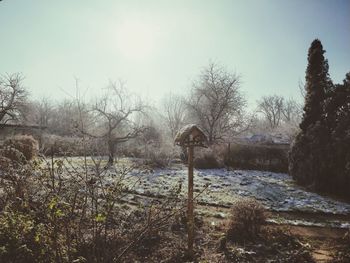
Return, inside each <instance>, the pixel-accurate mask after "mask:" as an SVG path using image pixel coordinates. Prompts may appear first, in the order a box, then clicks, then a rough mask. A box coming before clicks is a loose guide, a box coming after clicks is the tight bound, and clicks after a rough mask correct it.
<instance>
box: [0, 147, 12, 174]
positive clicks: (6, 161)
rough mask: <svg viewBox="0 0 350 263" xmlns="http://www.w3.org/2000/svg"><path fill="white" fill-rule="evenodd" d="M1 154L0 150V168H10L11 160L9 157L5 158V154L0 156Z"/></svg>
mask: <svg viewBox="0 0 350 263" xmlns="http://www.w3.org/2000/svg"><path fill="white" fill-rule="evenodd" d="M1 155H2V151H0V167H1V169H3V170H5V171H7V170H9V169H10V168H11V166H12V164H11V163H12V162H11V159H10V158H7V157H5V156H1Z"/></svg>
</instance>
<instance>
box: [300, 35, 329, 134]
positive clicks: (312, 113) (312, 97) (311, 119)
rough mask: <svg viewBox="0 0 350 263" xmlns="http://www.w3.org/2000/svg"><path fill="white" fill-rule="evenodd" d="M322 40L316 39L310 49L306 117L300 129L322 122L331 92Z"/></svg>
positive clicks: (306, 87) (306, 84) (304, 129)
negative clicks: (325, 101)
mask: <svg viewBox="0 0 350 263" xmlns="http://www.w3.org/2000/svg"><path fill="white" fill-rule="evenodd" d="M325 52H326V51H325V50H324V49H323V46H322V43H321V41H320V40H318V39H315V40H314V41H313V42H312V43H311V46H310V48H309V53H308V66H307V69H306V82H305V89H306V97H305V106H304V116H303V120H302V122H301V124H300V128H301V129H302V130H303V131H304V132H305V131H306V129H307V128H308V127H309V126H310V125H312V124H315V123H316V122H317V121H319V120H321V118H322V116H323V110H324V109H323V106H324V100H325V99H326V94H328V93H329V92H330V90H331V86H332V82H331V81H330V78H329V74H328V61H327V60H326V59H325V58H324V53H325Z"/></svg>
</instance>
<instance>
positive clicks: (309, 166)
mask: <svg viewBox="0 0 350 263" xmlns="http://www.w3.org/2000/svg"><path fill="white" fill-rule="evenodd" d="M324 53H325V50H324V49H323V46H322V43H321V41H320V40H318V39H315V40H314V41H313V42H312V43H311V46H310V48H309V52H308V65H307V69H306V82H305V88H306V97H305V106H304V115H303V119H302V122H301V124H300V128H301V131H300V133H299V134H298V135H297V137H296V139H295V141H294V143H293V145H292V148H291V151H290V155H289V158H290V160H289V172H290V174H291V175H292V176H293V177H294V178H295V179H296V180H297V181H298V182H299V183H301V184H304V185H313V186H314V188H317V189H322V187H323V185H322V184H319V183H320V182H323V181H324V179H323V178H324V177H325V176H326V171H327V167H326V164H325V162H324V161H323V158H324V157H325V155H324V154H325V151H326V145H327V141H328V140H329V132H328V129H327V126H326V123H325V120H324V118H325V116H326V114H325V102H326V98H327V97H328V96H329V94H330V93H331V91H332V82H331V80H330V78H329V74H328V61H327V60H326V59H325V57H324ZM321 178H322V179H321Z"/></svg>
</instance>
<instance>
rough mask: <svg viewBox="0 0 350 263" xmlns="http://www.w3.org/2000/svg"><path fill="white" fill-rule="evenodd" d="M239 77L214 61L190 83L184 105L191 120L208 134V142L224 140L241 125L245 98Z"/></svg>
mask: <svg viewBox="0 0 350 263" xmlns="http://www.w3.org/2000/svg"><path fill="white" fill-rule="evenodd" d="M239 87H240V83H239V77H238V76H237V75H235V74H231V73H229V72H227V71H226V70H225V69H224V68H223V67H220V66H218V65H216V64H214V63H211V64H209V66H208V67H206V68H205V69H204V70H203V71H202V73H201V74H200V76H199V80H198V81H197V82H195V83H194V84H193V89H192V94H191V98H190V99H189V100H188V102H187V105H188V109H189V113H190V115H191V117H192V119H193V120H194V121H195V122H196V123H198V124H199V125H200V126H201V127H202V129H203V130H204V131H205V133H206V134H207V136H208V141H209V144H213V143H215V142H217V141H220V140H224V139H225V138H227V137H228V136H230V135H234V134H235V133H236V132H238V130H239V129H241V128H242V124H243V120H242V119H243V113H244V107H245V100H244V98H243V96H242V94H241V93H240V91H239Z"/></svg>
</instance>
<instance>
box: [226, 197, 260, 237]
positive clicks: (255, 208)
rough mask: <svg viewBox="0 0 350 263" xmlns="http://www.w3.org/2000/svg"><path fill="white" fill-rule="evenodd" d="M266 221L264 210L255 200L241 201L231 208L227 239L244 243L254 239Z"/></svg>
mask: <svg viewBox="0 0 350 263" xmlns="http://www.w3.org/2000/svg"><path fill="white" fill-rule="evenodd" d="M265 220H266V212H265V208H264V207H263V206H262V205H261V203H259V202H258V201H256V200H255V199H241V200H239V201H237V202H235V204H234V206H233V207H232V216H231V221H230V224H229V229H228V231H227V238H228V239H230V240H232V241H245V240H250V239H254V238H256V237H257V236H258V235H259V234H260V231H261V226H262V225H263V224H264V222H265Z"/></svg>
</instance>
